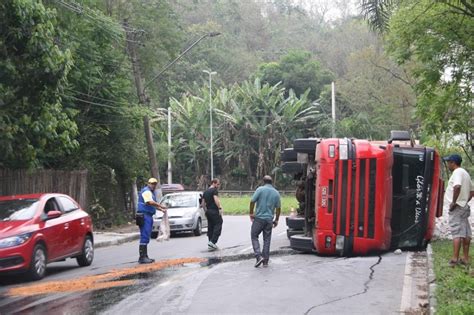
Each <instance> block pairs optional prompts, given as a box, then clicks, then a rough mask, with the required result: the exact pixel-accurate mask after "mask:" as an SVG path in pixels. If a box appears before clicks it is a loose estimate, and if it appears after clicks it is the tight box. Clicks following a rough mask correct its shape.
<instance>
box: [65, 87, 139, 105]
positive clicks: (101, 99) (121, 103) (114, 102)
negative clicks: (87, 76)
mask: <svg viewBox="0 0 474 315" xmlns="http://www.w3.org/2000/svg"><path fill="white" fill-rule="evenodd" d="M67 90H68V91H71V92H73V93H77V94H81V95H84V96H87V97H90V98H94V99H97V100H100V101H104V102H109V103H113V104H117V105H123V106H129V105H130V104H128V103H124V102H119V101H114V100H110V99H106V98H102V97H98V96H93V95H90V94H87V93H83V92H79V91H76V90H73V89H71V88H67Z"/></svg>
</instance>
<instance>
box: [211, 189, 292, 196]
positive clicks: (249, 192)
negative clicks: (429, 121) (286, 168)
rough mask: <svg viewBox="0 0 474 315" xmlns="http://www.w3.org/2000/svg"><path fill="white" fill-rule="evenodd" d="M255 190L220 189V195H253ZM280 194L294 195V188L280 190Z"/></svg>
mask: <svg viewBox="0 0 474 315" xmlns="http://www.w3.org/2000/svg"><path fill="white" fill-rule="evenodd" d="M254 192H255V190H219V194H220V195H230V196H245V195H252V194H253V193H254ZM278 192H279V193H280V195H294V194H295V191H294V190H279V191H278Z"/></svg>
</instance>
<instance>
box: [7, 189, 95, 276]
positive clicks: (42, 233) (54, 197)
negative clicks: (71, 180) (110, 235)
mask: <svg viewBox="0 0 474 315" xmlns="http://www.w3.org/2000/svg"><path fill="white" fill-rule="evenodd" d="M66 258H76V259H77V263H78V264H79V266H89V265H90V264H91V263H92V260H93V259H94V238H93V234H92V221H91V218H90V217H89V215H88V214H87V213H86V212H85V211H84V210H82V209H81V207H80V206H79V204H78V203H77V202H76V201H74V200H73V199H72V198H71V197H69V196H67V195H63V194H30V195H16V196H3V197H0V274H6V273H11V272H27V273H28V275H29V277H30V278H31V279H34V280H37V279H41V278H43V277H44V275H45V273H46V264H47V263H50V262H53V261H58V260H65V259H66Z"/></svg>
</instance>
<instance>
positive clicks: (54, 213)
mask: <svg viewBox="0 0 474 315" xmlns="http://www.w3.org/2000/svg"><path fill="white" fill-rule="evenodd" d="M61 215H62V212H61V211H58V210H51V211H48V214H47V217H46V220H51V219H56V218H59V217H60V216H61Z"/></svg>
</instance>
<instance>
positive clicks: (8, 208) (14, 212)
mask: <svg viewBox="0 0 474 315" xmlns="http://www.w3.org/2000/svg"><path fill="white" fill-rule="evenodd" d="M37 205H38V199H17V200H5V201H0V221H17V220H29V219H31V218H33V216H34V215H35V211H36V206H37Z"/></svg>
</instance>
